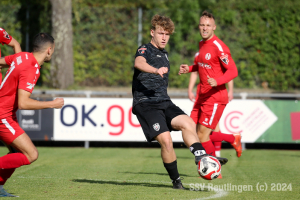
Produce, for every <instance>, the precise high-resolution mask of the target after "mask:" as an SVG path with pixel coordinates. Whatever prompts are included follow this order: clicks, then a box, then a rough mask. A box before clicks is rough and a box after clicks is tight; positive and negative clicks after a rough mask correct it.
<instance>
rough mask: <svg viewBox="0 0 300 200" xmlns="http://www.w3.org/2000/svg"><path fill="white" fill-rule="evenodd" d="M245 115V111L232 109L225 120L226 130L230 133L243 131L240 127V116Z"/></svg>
mask: <svg viewBox="0 0 300 200" xmlns="http://www.w3.org/2000/svg"><path fill="white" fill-rule="evenodd" d="M242 116H243V113H242V112H240V111H232V112H230V113H228V114H227V115H226V117H225V120H224V125H225V128H226V130H227V131H228V132H229V133H241V132H242V129H241V128H240V127H239V125H238V124H240V123H239V120H240V118H241V117H242Z"/></svg>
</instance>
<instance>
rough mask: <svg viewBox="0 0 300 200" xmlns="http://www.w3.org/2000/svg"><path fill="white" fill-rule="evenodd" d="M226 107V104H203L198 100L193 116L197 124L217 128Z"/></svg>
mask: <svg viewBox="0 0 300 200" xmlns="http://www.w3.org/2000/svg"><path fill="white" fill-rule="evenodd" d="M225 107H226V104H217V103H215V104H201V103H197V102H196V103H195V105H194V107H193V110H192V112H191V118H192V119H193V120H194V122H195V123H196V124H202V125H203V126H206V127H207V128H210V129H215V127H216V126H217V124H218V122H219V120H220V118H221V116H222V113H223V111H224V109H225Z"/></svg>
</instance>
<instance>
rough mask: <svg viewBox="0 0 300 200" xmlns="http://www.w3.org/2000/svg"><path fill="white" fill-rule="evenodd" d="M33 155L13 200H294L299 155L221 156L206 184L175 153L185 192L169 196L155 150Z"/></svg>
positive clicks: (18, 174) (187, 156) (186, 157)
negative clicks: (217, 172)
mask: <svg viewBox="0 0 300 200" xmlns="http://www.w3.org/2000/svg"><path fill="white" fill-rule="evenodd" d="M38 150H39V153H40V155H39V159H38V160H37V161H36V162H34V163H33V164H31V165H29V166H22V167H20V168H19V169H17V170H16V171H15V173H14V174H13V175H12V177H11V178H10V179H9V180H8V181H7V183H6V185H5V187H4V188H5V189H6V190H7V191H8V192H9V193H12V194H14V195H18V196H20V198H19V199H118V200H120V199H121V200H122V199H128V200H129V199H130V200H132V199H146V200H148V199H170V200H173V199H175V200H182V199H216V198H219V199H222V200H223V199H231V200H232V199H272V200H275V199H300V193H299V191H300V184H299V180H300V175H299V174H300V173H299V165H300V159H299V158H300V151H284V150H246V151H244V152H243V155H242V156H241V157H240V158H237V157H236V156H235V151H234V150H222V152H221V155H222V157H227V158H228V159H229V162H228V163H227V164H226V165H224V166H223V167H222V176H223V179H216V180H213V181H207V180H204V179H202V178H198V177H199V175H198V173H197V168H196V165H195V163H194V157H193V156H192V154H191V153H190V152H189V150H188V149H182V148H180V149H175V151H176V154H177V161H178V168H179V173H180V175H181V177H183V178H184V180H183V181H182V182H183V185H184V187H186V188H187V189H186V190H174V189H172V183H171V180H170V179H169V177H168V175H167V172H166V170H165V168H164V166H163V164H162V160H161V157H160V149H158V148H157V149H153V148H152V149H142V148H90V149H84V148H70V147H68V148H46V147H39V148H38ZM6 152H7V150H6V149H5V148H4V147H1V148H0V154H1V155H4V154H5V153H6ZM209 184H210V185H209ZM208 186H213V187H214V188H213V189H210V188H209V187H208ZM266 186H267V187H268V188H267V189H266ZM289 186H290V187H289ZM225 187H226V188H225ZM251 187H252V190H251ZM241 188H242V189H241ZM257 188H259V190H266V191H260V192H258V191H257ZM192 189H193V190H194V191H191V190H192ZM196 190H198V191H196ZM271 190H274V191H271Z"/></svg>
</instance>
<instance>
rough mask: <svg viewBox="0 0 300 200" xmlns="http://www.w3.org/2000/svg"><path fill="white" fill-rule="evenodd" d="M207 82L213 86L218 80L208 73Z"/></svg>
mask: <svg viewBox="0 0 300 200" xmlns="http://www.w3.org/2000/svg"><path fill="white" fill-rule="evenodd" d="M207 82H208V84H209V85H210V86H211V87H216V86H217V81H216V80H215V79H214V78H210V77H209V76H208V75H207Z"/></svg>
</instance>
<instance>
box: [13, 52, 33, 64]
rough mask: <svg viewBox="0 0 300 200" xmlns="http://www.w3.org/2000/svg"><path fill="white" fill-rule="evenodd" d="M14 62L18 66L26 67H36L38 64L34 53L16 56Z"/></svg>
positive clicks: (22, 53)
mask: <svg viewBox="0 0 300 200" xmlns="http://www.w3.org/2000/svg"><path fill="white" fill-rule="evenodd" d="M14 60H15V62H16V64H17V65H22V64H26V66H27V67H28V66H29V67H30V66H32V67H34V66H35V64H37V61H36V59H35V57H34V56H33V54H32V53H29V52H20V53H17V54H14Z"/></svg>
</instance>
